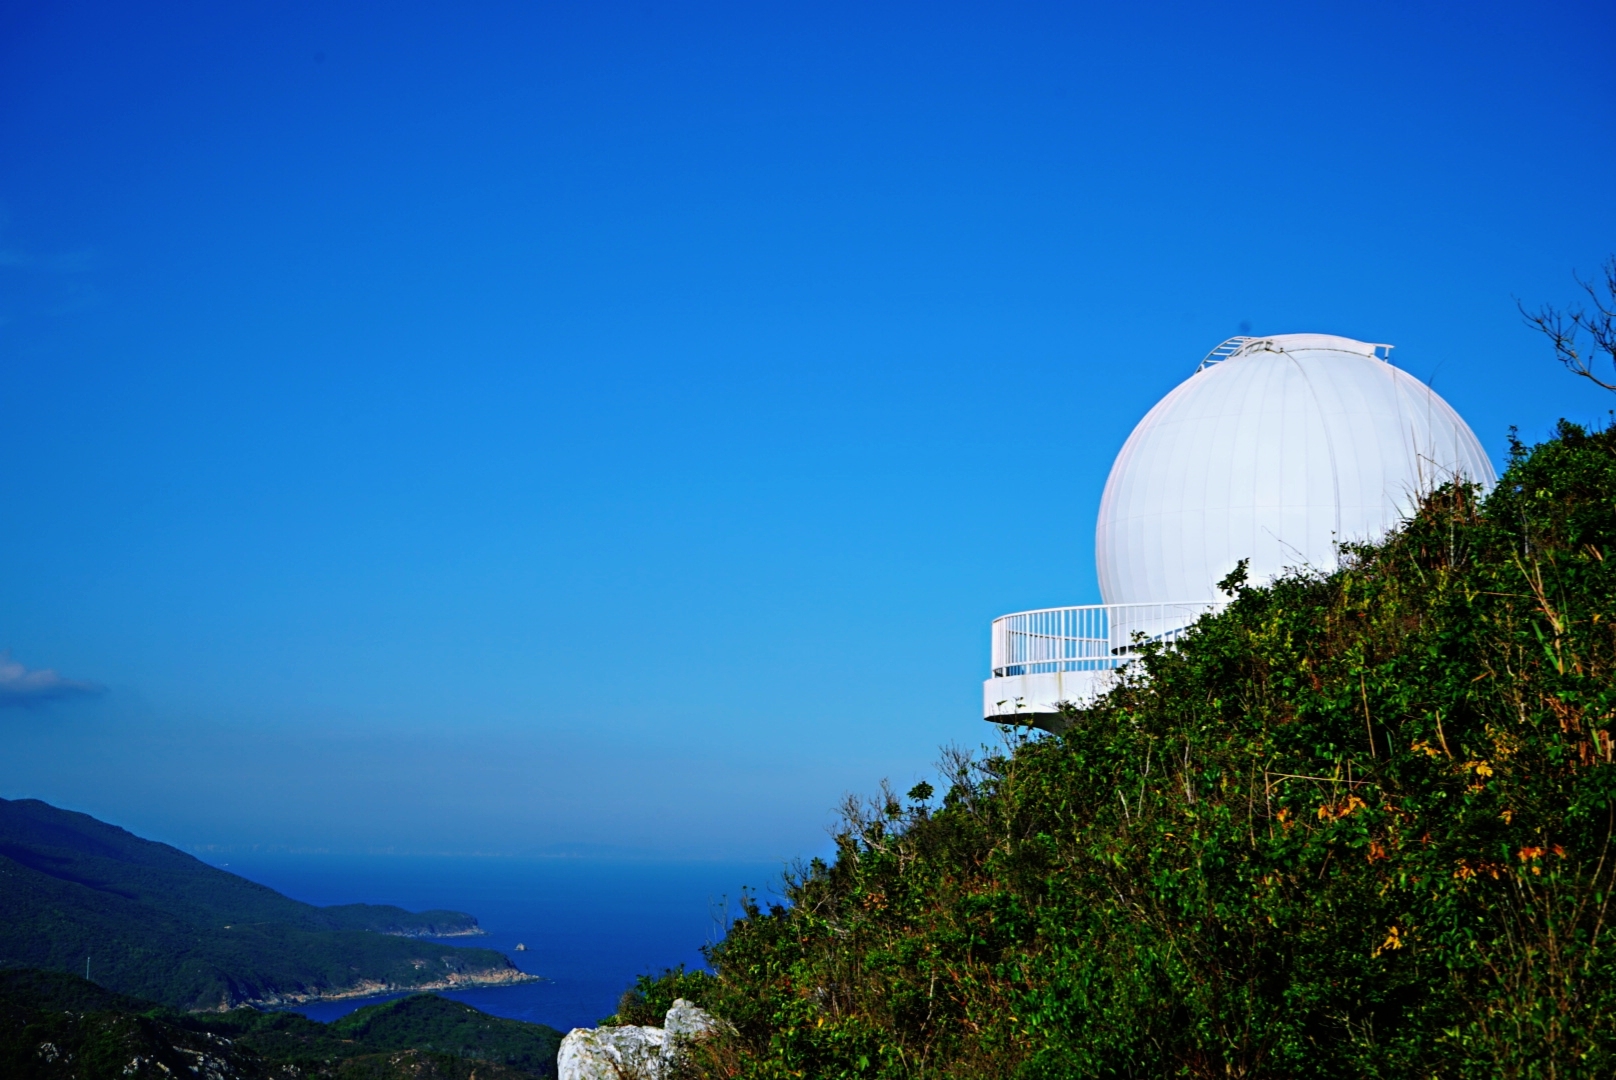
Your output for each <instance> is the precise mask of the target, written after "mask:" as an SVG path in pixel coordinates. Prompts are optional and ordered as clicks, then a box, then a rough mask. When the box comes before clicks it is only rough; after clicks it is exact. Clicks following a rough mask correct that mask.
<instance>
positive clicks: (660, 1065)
mask: <svg viewBox="0 0 1616 1080" xmlns="http://www.w3.org/2000/svg"><path fill="white" fill-rule="evenodd" d="M728 1028H729V1025H728V1024H726V1023H724V1021H722V1020H720V1019H718V1017H716V1016H714V1015H712V1014H711V1013H709V1012H706V1011H705V1010H703V1009H699V1008H697V1007H696V1006H694V1005H692V1004H691V1003H690V1002H688V1001H686V1000H685V999H684V998H680V999H678V1000H677V1001H675V1002H674V1003H673V1008H671V1009H669V1010H668V1015H667V1017H666V1018H665V1019H664V1020H663V1026H662V1027H636V1026H634V1025H632V1024H625V1025H623V1026H622V1027H598V1028H573V1029H572V1030H571V1031H569V1032H567V1037H566V1038H564V1039H562V1040H561V1052H560V1053H559V1054H557V1055H556V1080H663V1078H664V1077H666V1076H669V1075H670V1074H671V1073H673V1072H674V1071H675V1070H674V1064H675V1063H676V1062H677V1061H678V1060H679V1056H680V1053H681V1051H682V1049H683V1047H684V1046H686V1045H688V1044H690V1043H692V1042H696V1041H698V1040H700V1039H704V1038H706V1037H707V1036H709V1035H713V1034H715V1033H716V1032H718V1031H721V1030H726V1029H728Z"/></svg>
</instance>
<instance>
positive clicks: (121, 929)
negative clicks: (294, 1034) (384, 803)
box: [0, 799, 522, 1008]
mask: <svg viewBox="0 0 1616 1080" xmlns="http://www.w3.org/2000/svg"><path fill="white" fill-rule="evenodd" d="M0 911H3V912H4V914H5V918H4V919H0V969H3V968H18V967H28V968H45V969H50V970H55V971H66V972H78V973H80V974H82V973H83V972H84V971H85V966H86V961H87V960H88V961H89V969H90V973H91V975H92V977H93V978H94V980H95V981H96V982H98V983H100V984H101V985H103V986H106V987H108V988H110V989H112V990H116V991H120V992H122V993H126V994H133V995H136V996H138V997H142V998H148V999H151V1000H153V1001H159V1002H162V1003H163V1004H165V1005H169V1006H172V1007H175V1008H220V1007H229V1006H232V1005H239V1004H243V1003H245V1002H250V1001H273V1000H278V999H285V998H297V997H308V996H320V995H326V994H332V993H341V992H344V991H352V990H354V989H356V988H358V987H363V986H372V987H375V988H377V989H382V988H386V987H399V988H411V987H422V986H435V985H443V984H445V983H448V982H452V981H457V980H461V981H515V980H517V979H520V978H522V975H521V973H520V972H518V971H517V970H516V968H515V966H514V965H512V964H511V962H510V960H508V959H507V958H506V957H504V956H502V955H501V954H499V953H497V952H494V951H492V950H490V949H461V948H452V947H448V946H443V945H434V944H430V943H427V942H422V941H412V940H408V939H409V938H412V937H423V936H427V935H447V934H466V933H476V932H478V930H477V920H476V919H474V918H472V917H471V916H470V915H467V914H465V913H463V912H457V911H428V912H422V913H419V914H413V913H411V912H408V911H404V910H402V909H400V908H396V907H384V906H376V905H370V904H349V905H344V906H340V907H324V908H322V907H315V906H313V905H311V904H304V903H300V902H298V901H296V900H293V899H291V898H289V897H286V896H282V895H281V894H280V893H277V892H276V891H275V890H273V889H270V888H267V887H265V886H263V885H259V884H256V883H255V882H251V881H248V880H246V879H245V878H242V877H238V876H237V875H235V874H231V873H228V872H226V871H224V870H220V869H217V868H215V867H212V866H208V865H207V864H206V863H203V862H201V861H199V860H197V859H195V858H192V857H191V856H190V855H187V854H185V853H184V852H182V851H179V850H177V849H175V848H172V847H169V846H168V845H167V844H158V843H154V842H152V841H150V840H143V839H141V838H140V837H138V836H134V835H132V834H131V833H129V832H126V831H125V830H123V829H120V828H118V827H117V826H115V825H108V824H107V823H106V822H103V821H97V820H96V819H95V818H93V817H90V816H89V815H87V814H77V813H73V812H71V811H68V810H61V809H58V808H56V807H54V806H50V805H48V804H46V803H42V802H38V801H36V800H31V799H26V800H16V801H8V800H5V799H0Z"/></svg>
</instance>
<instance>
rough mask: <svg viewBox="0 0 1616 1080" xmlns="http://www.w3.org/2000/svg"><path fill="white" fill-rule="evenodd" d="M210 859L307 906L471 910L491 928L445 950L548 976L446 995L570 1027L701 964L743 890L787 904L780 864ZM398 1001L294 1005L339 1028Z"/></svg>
mask: <svg viewBox="0 0 1616 1080" xmlns="http://www.w3.org/2000/svg"><path fill="white" fill-rule="evenodd" d="M207 861H208V862H210V863H211V864H212V865H214V866H218V867H220V868H221V869H225V870H229V871H230V872H231V873H234V874H239V875H241V876H242V877H245V878H247V879H249V880H251V881H256V882H259V883H261V884H264V885H268V886H269V887H270V888H272V889H275V890H276V891H277V892H280V893H284V894H285V895H287V896H290V897H292V898H293V899H296V900H302V901H304V902H306V903H310V904H318V905H321V906H325V905H328V904H356V903H363V904H394V905H397V906H398V907H401V908H405V909H406V910H409V911H426V910H430V909H434V908H439V909H448V910H452V911H465V912H469V913H470V914H472V915H474V916H475V917H476V918H477V921H478V923H479V924H480V925H481V926H482V928H483V930H484V931H485V933H484V934H483V935H482V936H478V937H457V938H444V939H441V940H442V942H443V944H445V945H467V946H476V947H480V948H490V949H497V950H498V951H500V952H502V953H504V954H505V955H506V956H508V957H510V958H511V960H512V962H513V963H515V964H516V966H517V967H518V968H520V969H521V970H522V971H525V972H527V973H528V974H530V975H536V976H539V981H537V982H530V983H519V984H516V985H511V986H494V987H477V988H471V989H466V990H451V991H443V994H444V996H445V997H450V998H454V999H455V1000H457V1001H463V1002H465V1003H466V1004H468V1005H471V1006H474V1007H475V1008H478V1009H481V1010H482V1011H483V1012H487V1013H491V1014H493V1015H495V1016H504V1017H509V1018H511V1019H515V1020H527V1021H531V1022H536V1023H541V1024H548V1025H550V1026H551V1027H554V1028H559V1029H560V1030H562V1031H568V1030H570V1029H572V1028H574V1027H593V1026H595V1025H596V1024H597V1023H599V1022H600V1020H601V1019H602V1018H603V1017H606V1016H609V1015H611V1014H612V1013H613V1012H615V1011H616V1008H617V1000H618V997H619V996H620V995H621V994H622V993H623V991H624V990H625V989H627V988H628V987H629V986H631V985H632V984H633V982H634V980H635V977H636V976H639V975H644V974H656V973H659V972H661V971H662V970H664V969H666V968H670V967H674V966H676V965H679V964H684V965H685V966H686V967H690V968H699V967H704V966H705V962H704V960H703V958H702V953H701V949H702V946H704V945H707V944H710V943H712V942H715V941H717V940H719V939H721V938H722V937H723V935H724V931H725V929H726V927H727V926H728V921H729V920H730V919H732V918H734V917H735V915H736V914H737V912H738V910H739V902H740V896H741V889H742V888H743V887H746V888H749V889H750V890H751V892H752V893H753V895H755V896H757V897H759V898H760V899H761V900H763V901H765V902H767V901H769V900H771V899H774V900H778V899H779V892H780V876H781V872H782V870H783V864H781V863H756V862H750V863H736V862H656V861H643V860H633V859H611V858H596V857H551V858H511V857H496V856H486V857H485V856H401V855H365V856H351V855H324V854H317V855H301V854H278V853H276V854H259V853H251V854H245V855H243V854H230V855H224V854H220V855H217V856H213V857H209V858H208V859H207ZM518 945H525V946H526V948H525V949H524V950H520V951H519V950H518V948H517V946H518ZM401 996H403V995H401V994H393V995H383V996H377V997H371V998H364V999H347V1000H343V1001H329V1002H316V1003H312V1004H308V1005H302V1006H298V1007H297V1008H296V1010H295V1011H297V1012H300V1013H302V1014H303V1015H305V1016H307V1017H309V1018H310V1019H314V1020H319V1021H322V1022H330V1021H332V1020H335V1019H337V1018H338V1017H341V1016H344V1015H346V1014H348V1013H350V1012H352V1011H353V1010H355V1009H357V1008H360V1007H361V1006H364V1005H369V1004H373V1003H375V1002H378V1001H386V1000H389V999H390V998H392V997H401Z"/></svg>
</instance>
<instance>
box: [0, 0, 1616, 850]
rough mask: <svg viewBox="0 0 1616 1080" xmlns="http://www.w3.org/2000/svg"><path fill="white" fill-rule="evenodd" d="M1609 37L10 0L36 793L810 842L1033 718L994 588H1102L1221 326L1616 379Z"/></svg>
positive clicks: (331, 834)
mask: <svg viewBox="0 0 1616 1080" xmlns="http://www.w3.org/2000/svg"><path fill="white" fill-rule="evenodd" d="M1611 40H1616V11H1613V9H1612V8H1611V7H1610V6H1609V5H1608V4H1596V3H1584V4H1543V5H1532V6H1528V5H1520V4H1513V5H1499V4H1493V5H1487V4H1480V5H1478V4H1465V5H1460V4H1448V5H1435V4H1424V5H1408V4H1390V3H1385V4H1356V5H1342V4H1336V5H1298V4H1274V5H1270V6H1264V5H1255V4H1243V5H1216V6H1214V5H1206V6H1184V5H1171V4H1168V5H1163V4H1154V5H1152V4H1138V5H1120V4H1110V5H1037V4H1007V5H959V4H955V5H939V4H927V5H898V4H888V5H868V4H859V5H853V4H842V5H837V4H824V3H821V4H812V5H809V4H774V5H762V4H746V5H740V4H737V5H730V6H725V5H719V4H684V5H667V4H645V3H637V4H619V3H612V2H599V3H590V4H572V5H556V4H551V5H543V4H517V3H511V4H454V5H450V4H440V5H421V4H413V5H412V4H394V5H380V4H355V3H340V2H339V3H332V2H326V3H320V4H294V3H277V4H262V3H256V4H255V3H242V4H231V5H219V4H204V3H195V4H161V3H156V4H147V5H127V4H90V3H72V2H53V3H50V4H44V3H23V4H10V5H7V6H5V7H4V8H3V9H0V147H3V148H4V149H3V152H0V401H3V402H4V408H5V423H4V424H3V425H0V454H3V459H4V462H5V469H4V471H3V473H0V477H3V481H0V482H3V484H4V505H5V508H6V511H5V514H4V517H3V518H0V522H3V527H0V648H7V649H9V650H10V663H12V664H13V665H22V667H23V669H24V670H26V671H28V672H35V673H37V672H43V671H46V670H49V671H54V672H57V673H59V676H58V677H59V678H60V679H61V680H64V683H63V684H62V685H60V686H57V687H55V689H56V690H57V691H58V692H57V693H56V694H55V695H54V700H50V701H44V700H34V703H33V704H31V705H26V706H25V705H20V704H17V703H15V702H13V703H10V704H6V703H5V702H3V701H0V795H4V796H7V797H19V796H36V797H41V798H45V799H48V800H51V801H53V802H57V803H60V804H63V805H68V806H72V807H75V808H78V809H83V810H86V811H89V812H91V813H95V814H97V815H99V816H102V817H106V818H109V819H111V820H114V821H116V822H118V823H120V824H123V825H126V826H127V827H129V828H131V829H134V830H136V831H138V832H142V833H144V834H146V835H151V836H155V837H158V838H161V839H164V840H168V841H170V842H174V843H178V844H182V845H191V846H212V847H213V848H214V849H230V848H246V847H252V846H254V845H257V846H260V847H284V848H301V849H326V850H333V851H363V850H398V851H412V852H436V851H455V852H472V851H485V852H506V853H533V852H545V851H556V850H621V851H625V852H642V853H647V852H648V853H656V854H660V855H663V856H670V857H678V858H730V857H747V858H752V857H758V858H775V857H787V856H790V855H793V854H797V853H804V852H810V851H816V850H820V849H822V848H823V847H824V844H825V837H824V833H823V826H824V825H825V823H826V822H827V820H828V818H829V808H830V807H831V806H832V805H833V804H834V803H835V802H836V801H837V799H838V798H839V797H840V795H841V794H842V793H843V792H844V791H849V790H854V791H862V790H868V789H870V788H872V787H873V786H874V785H875V784H876V783H877V782H878V781H879V780H880V779H881V778H882V777H883V776H888V777H891V778H893V780H894V781H895V782H897V783H899V784H905V785H906V784H908V783H910V782H912V781H913V780H914V779H918V778H919V777H921V776H923V775H925V774H926V773H927V771H928V769H929V763H930V762H931V761H932V760H933V759H934V758H935V756H936V754H935V752H936V748H937V747H938V746H939V745H940V744H943V743H947V742H963V743H967V744H970V743H976V742H979V741H981V740H983V739H986V738H990V737H992V729H991V728H988V727H987V726H985V725H984V724H983V723H982V721H981V720H980V719H979V713H978V712H977V710H978V708H979V701H980V681H981V679H982V678H983V677H984V675H985V674H986V672H985V667H986V663H987V628H988V623H989V620H990V619H991V618H992V617H993V616H994V615H996V614H1000V613H1003V612H1005V611H1011V610H1018V609H1022V608H1027V607H1041V606H1049V605H1054V604H1060V603H1078V602H1093V601H1096V600H1097V599H1098V592H1097V588H1096V585H1095V580H1094V571H1093V524H1094V515H1095V512H1096V509H1097V507H1098V503H1099V496H1100V491H1101V488H1102V486H1103V484H1104V482H1105V476H1106V472H1107V470H1108V468H1109V465H1110V461H1111V458H1112V456H1113V455H1114V454H1115V452H1116V450H1117V449H1118V448H1119V447H1120V446H1121V444H1122V441H1123V439H1124V438H1125V437H1126V436H1127V433H1128V431H1129V430H1130V428H1131V427H1132V425H1133V424H1134V423H1135V422H1136V421H1137V420H1138V419H1139V417H1140V416H1141V415H1142V414H1143V413H1144V411H1145V410H1146V409H1147V408H1148V407H1149V406H1150V405H1151V404H1152V403H1153V402H1154V401H1155V400H1156V399H1157V398H1159V397H1160V396H1161V395H1162V394H1163V393H1164V392H1166V391H1167V390H1168V389H1169V388H1171V387H1172V386H1173V385H1175V384H1176V383H1177V382H1179V381H1180V380H1182V379H1183V378H1184V377H1186V376H1187V375H1188V374H1189V373H1190V371H1191V370H1192V369H1193V367H1194V365H1195V363H1196V361H1197V360H1198V359H1199V358H1200V356H1201V355H1203V354H1204V353H1205V352H1206V351H1207V350H1208V349H1209V348H1211V347H1212V346H1213V345H1216V344H1217V343H1218V342H1219V341H1221V340H1222V339H1223V338H1225V337H1228V336H1230V335H1232V334H1235V333H1239V332H1242V330H1249V331H1252V332H1256V333H1282V332H1294V331H1320V332H1330V333H1341V334H1348V335H1351V336H1355V337H1360V338H1364V339H1367V340H1373V341H1385V342H1393V343H1395V344H1396V345H1397V350H1396V352H1395V353H1394V356H1395V358H1396V359H1397V361H1398V362H1399V363H1400V364H1402V365H1403V366H1404V367H1406V368H1407V369H1408V370H1410V371H1412V372H1414V373H1415V374H1417V375H1419V376H1421V377H1422V378H1429V379H1431V380H1433V382H1434V385H1435V386H1436V388H1437V390H1438V391H1439V392H1440V393H1442V394H1443V395H1444V396H1445V397H1446V398H1447V399H1448V400H1449V401H1450V402H1451V403H1452V404H1453V405H1454V406H1455V407H1456V408H1458V409H1459V411H1460V412H1461V413H1462V414H1463V415H1464V416H1465V417H1466V418H1467V419H1468V420H1469V422H1470V424H1471V425H1472V427H1473V428H1474V429H1475V430H1476V432H1477V434H1478V435H1479V436H1480V437H1481V439H1482V441H1483V443H1484V444H1485V445H1486V446H1487V447H1488V449H1489V450H1490V451H1491V452H1492V453H1493V454H1494V455H1495V456H1501V454H1502V452H1503V450H1504V447H1505V445H1506V437H1507V431H1508V428H1509V427H1510V426H1511V425H1517V426H1518V427H1519V428H1520V430H1521V432H1522V434H1523V436H1524V437H1526V438H1528V439H1532V438H1538V437H1541V436H1542V435H1543V434H1545V433H1546V432H1547V431H1548V430H1549V429H1550V428H1551V426H1552V424H1553V422H1554V421H1555V419H1556V418H1558V417H1559V416H1562V415H1567V416H1571V417H1573V418H1578V419H1583V420H1597V419H1599V418H1601V417H1603V416H1604V415H1605V414H1606V412H1607V410H1608V409H1609V408H1610V407H1611V405H1612V404H1616V401H1613V400H1612V399H1611V398H1610V396H1609V395H1606V394H1604V392H1603V391H1599V390H1597V388H1594V387H1592V386H1591V385H1588V384H1584V383H1580V382H1579V381H1578V380H1575V379H1573V378H1572V377H1571V376H1569V375H1566V374H1564V373H1563V372H1562V371H1561V370H1560V369H1558V368H1556V367H1555V366H1554V364H1553V362H1552V360H1551V359H1550V358H1549V357H1548V356H1547V355H1546V350H1545V348H1544V346H1543V345H1542V344H1541V343H1540V342H1539V341H1537V340H1534V338H1533V337H1532V335H1531V333H1530V332H1529V331H1527V330H1526V329H1524V328H1523V327H1522V326H1521V325H1520V319H1519V316H1518V315H1517V313H1516V311H1515V306H1514V298H1515V297H1520V298H1522V299H1525V300H1527V301H1529V302H1539V301H1556V302H1563V301H1565V300H1569V299H1571V298H1572V297H1573V296H1574V295H1575V292H1574V290H1575V285H1574V282H1573V278H1572V274H1573V272H1574V271H1581V272H1583V273H1584V274H1587V273H1589V272H1591V271H1593V270H1595V269H1596V268H1597V266H1598V265H1599V263H1600V261H1601V260H1602V259H1603V258H1604V257H1606V256H1607V255H1608V254H1609V253H1611V252H1612V251H1613V250H1616V203H1613V201H1612V199H1611V197H1610V196H1611V186H1610V185H1611V179H1610V178H1611V176H1612V175H1616V168H1613V165H1616V160H1613V158H1616V127H1613V125H1612V124H1611V116H1612V114H1613V109H1612V106H1613V105H1616V68H1613V67H1612V66H1611V65H1610V64H1609V57H1608V43H1609V42H1610V41H1611ZM3 674H4V672H3V671H0V675H3ZM35 677H36V679H37V680H45V681H44V682H40V683H39V686H40V687H42V688H45V689H49V687H48V686H47V685H46V684H47V683H48V681H49V676H45V675H36V676H35ZM65 681H73V682H77V683H84V684H95V686H96V687H98V688H100V690H99V692H96V693H86V692H83V689H84V688H83V687H82V686H73V685H67V684H66V682H65ZM50 696H52V695H50V694H47V693H44V692H43V691H42V692H41V693H39V694H35V695H34V698H35V699H40V698H44V697H50Z"/></svg>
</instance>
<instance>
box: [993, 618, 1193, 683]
mask: <svg viewBox="0 0 1616 1080" xmlns="http://www.w3.org/2000/svg"><path fill="white" fill-rule="evenodd" d="M1224 606H1225V602H1216V603H1206V602H1202V601H1186V602H1183V603H1173V604H1092V605H1090V606H1088V607H1063V608H1044V609H1043V610H1042V611H1018V612H1016V613H1015V614H1014V615H1001V616H999V617H998V618H997V619H994V620H993V677H994V678H996V679H998V678H1003V677H1005V676H1007V675H1039V674H1044V673H1047V672H1053V671H1109V670H1111V669H1113V668H1119V667H1121V666H1122V665H1123V664H1126V663H1127V662H1128V661H1129V660H1131V659H1133V657H1134V655H1135V654H1136V653H1137V652H1138V642H1139V641H1140V639H1143V640H1144V641H1147V642H1148V641H1174V640H1176V639H1177V638H1178V637H1179V636H1180V635H1181V634H1183V632H1184V631H1185V630H1186V629H1188V628H1189V625H1190V624H1191V623H1193V622H1194V621H1195V620H1196V619H1199V618H1200V617H1201V616H1202V615H1205V614H1207V613H1209V612H1214V611H1221V610H1222V609H1223V607H1224Z"/></svg>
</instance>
